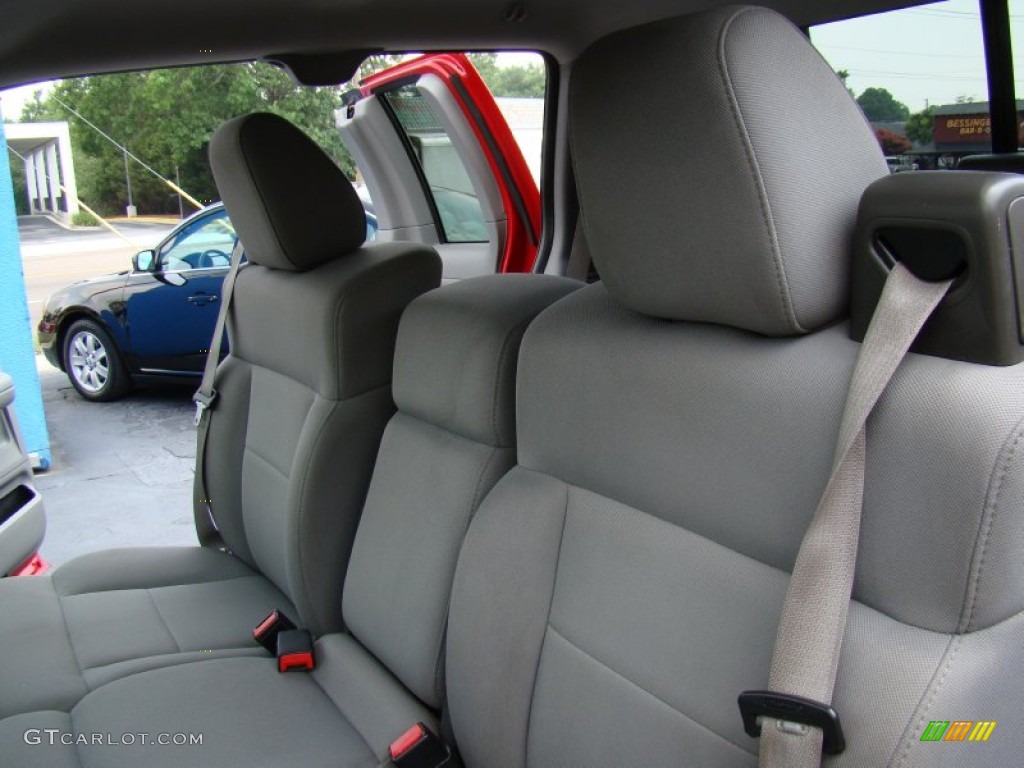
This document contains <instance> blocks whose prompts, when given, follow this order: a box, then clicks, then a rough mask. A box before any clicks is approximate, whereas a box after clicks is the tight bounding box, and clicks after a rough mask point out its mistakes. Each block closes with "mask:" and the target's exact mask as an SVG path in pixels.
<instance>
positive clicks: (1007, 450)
mask: <svg viewBox="0 0 1024 768" xmlns="http://www.w3.org/2000/svg"><path fill="white" fill-rule="evenodd" d="M1022 435H1024V417H1022V418H1021V419H1020V420H1019V421H1018V422H1017V424H1016V425H1014V430H1013V431H1012V432H1011V433H1010V434H1009V435H1008V436H1007V438H1006V441H1005V442H1004V443H1003V446H1002V448H1001V449H1000V451H999V456H998V457H997V460H996V462H995V464H994V465H993V467H992V478H991V479H990V480H989V489H988V493H986V494H985V506H984V508H983V512H982V519H981V521H980V524H979V529H978V537H977V539H976V545H975V546H976V549H975V553H976V554H975V557H974V558H972V560H976V562H977V565H976V566H975V567H973V568H972V571H973V573H972V576H973V578H971V576H968V579H967V594H966V595H965V597H964V607H963V612H962V613H961V617H960V624H959V626H958V627H957V631H958V632H967V631H970V630H972V629H977V627H974V626H973V624H974V616H975V611H976V610H977V607H978V594H979V593H980V592H981V580H982V575H983V571H984V567H985V556H986V555H987V554H988V544H989V541H991V533H992V529H993V528H994V527H995V521H996V518H997V517H998V514H999V503H1000V502H1001V501H1002V498H1003V490H1004V488H1005V480H1006V477H1007V475H1008V474H1009V471H1010V467H1011V466H1012V464H1013V462H1014V459H1015V458H1016V456H1017V447H1018V446H1019V445H1020V441H1021V437H1022ZM1011 438H1012V442H1011ZM999 459H1002V465H1001V468H1000V469H999V471H998V475H997V474H996V468H997V467H999V466H1000V461H999ZM993 483H994V484H995V485H994V486H993ZM993 488H994V493H993ZM989 499H991V500H992V501H991V502H989Z"/></svg>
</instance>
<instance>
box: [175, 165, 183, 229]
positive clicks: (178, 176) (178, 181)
mask: <svg viewBox="0 0 1024 768" xmlns="http://www.w3.org/2000/svg"><path fill="white" fill-rule="evenodd" d="M174 183H175V184H177V185H178V188H179V189H181V173H180V172H179V171H178V166H174ZM178 218H179V219H184V218H185V206H184V205H183V204H182V202H181V193H180V192H179V193H178Z"/></svg>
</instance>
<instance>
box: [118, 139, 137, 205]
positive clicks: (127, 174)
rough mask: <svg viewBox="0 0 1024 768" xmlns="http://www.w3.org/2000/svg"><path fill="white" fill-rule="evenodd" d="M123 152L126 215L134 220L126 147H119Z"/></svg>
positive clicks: (130, 177)
mask: <svg viewBox="0 0 1024 768" xmlns="http://www.w3.org/2000/svg"><path fill="white" fill-rule="evenodd" d="M121 149H122V150H123V151H124V183H125V186H127V187H128V209H127V211H126V213H127V214H128V218H129V219H131V218H134V217H135V214H136V213H137V211H136V210H135V204H134V203H133V202H132V175H131V174H130V173H129V172H128V147H121Z"/></svg>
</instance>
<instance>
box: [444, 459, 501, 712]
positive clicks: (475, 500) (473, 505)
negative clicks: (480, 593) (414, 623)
mask: <svg viewBox="0 0 1024 768" xmlns="http://www.w3.org/2000/svg"><path fill="white" fill-rule="evenodd" d="M502 450H504V449H502V448H495V447H492V448H491V449H490V453H489V454H488V456H487V458H486V459H485V460H484V462H483V463H482V464H481V465H480V471H479V472H478V473H477V476H476V483H474V484H473V493H472V495H471V496H470V497H469V504H468V507H467V509H466V513H465V525H464V527H463V529H462V538H463V540H465V538H466V531H467V529H468V528H469V524H470V523H471V522H472V520H473V515H474V514H475V512H476V510H477V509H478V508H479V506H480V502H481V501H482V499H480V495H481V494H480V484H481V483H482V482H483V479H484V475H485V474H486V472H487V469H488V468H489V467H490V466H491V463H492V462H493V461H494V459H495V457H496V456H497V455H498V453H499V451H502ZM460 549H461V547H460ZM454 576H455V574H454V573H453V574H452V578H453V579H454ZM451 605H452V590H451V587H450V586H449V589H448V601H447V603H446V605H445V610H444V621H442V622H441V632H440V636H439V637H438V638H437V650H436V651H435V653H434V694H435V695H437V696H438V698H439V699H441V700H443V699H444V695H443V693H444V685H445V683H444V672H443V671H442V669H441V658H442V656H443V654H444V651H445V635H446V634H447V632H448V614H449V613H450V611H451Z"/></svg>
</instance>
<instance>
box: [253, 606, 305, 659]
mask: <svg viewBox="0 0 1024 768" xmlns="http://www.w3.org/2000/svg"><path fill="white" fill-rule="evenodd" d="M290 629H295V623H294V622H293V621H292V620H291V619H289V618H288V617H287V616H285V615H284V614H283V613H281V611H279V610H277V609H276V608H275V609H274V610H272V611H271V612H270V613H269V614H268V615H267V617H266V618H265V619H263V621H261V622H260V623H259V624H257V625H256V627H255V628H254V629H253V631H252V638H253V640H255V641H256V642H257V643H259V644H260V645H262V646H263V647H264V648H266V649H267V651H268V652H269V653H270V655H272V656H276V655H277V637H278V635H280V634H281V633H282V632H287V631H288V630H290Z"/></svg>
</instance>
